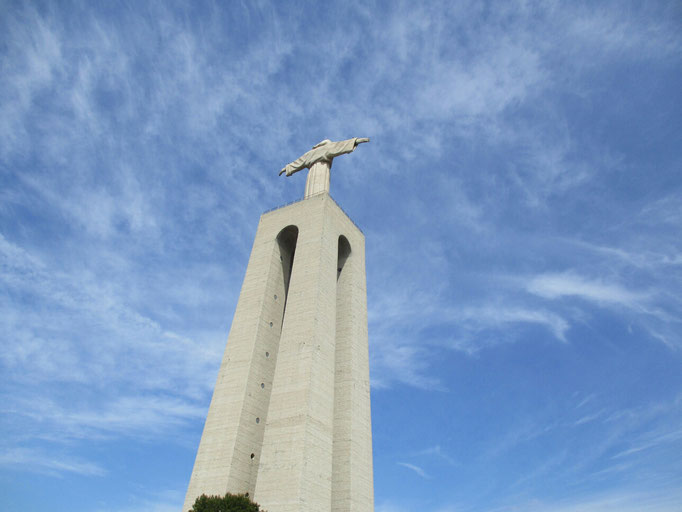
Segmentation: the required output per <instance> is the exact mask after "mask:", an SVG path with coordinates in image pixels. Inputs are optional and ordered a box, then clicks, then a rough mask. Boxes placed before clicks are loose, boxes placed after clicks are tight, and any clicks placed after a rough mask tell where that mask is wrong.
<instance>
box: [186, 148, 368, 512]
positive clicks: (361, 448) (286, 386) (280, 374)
mask: <svg viewBox="0 0 682 512" xmlns="http://www.w3.org/2000/svg"><path fill="white" fill-rule="evenodd" d="M350 141H359V143H361V142H365V141H366V140H365V139H350ZM348 142H349V141H342V142H338V143H332V142H331V141H323V143H320V144H324V143H329V144H331V145H339V144H344V143H348ZM320 144H318V145H317V146H316V148H318V147H319V146H320ZM356 146H357V142H356V143H354V145H353V146H352V149H350V151H352V150H353V149H355V147H356ZM332 149H333V148H332ZM336 149H338V146H337V148H336ZM313 151H315V148H313ZM350 151H343V152H346V153H348V152H350ZM343 152H341V153H338V152H337V153H336V154H334V153H332V154H331V156H329V154H327V156H326V158H324V157H323V158H322V159H318V160H315V158H317V157H315V158H313V159H312V160H314V161H311V159H309V161H307V162H303V163H304V164H305V165H303V167H301V168H310V173H309V177H308V184H307V185H306V197H305V199H303V200H302V201H299V202H297V203H293V204H290V205H288V206H285V207H282V208H279V209H277V210H274V211H270V212H266V213H264V214H263V215H262V216H261V219H260V223H259V225H258V231H257V232H256V238H255V240H254V243H253V249H252V251H251V257H250V259H249V264H248V267H247V269H246V276H245V277H244V283H243V284H242V289H241V293H240V295H239V301H238V303H237V309H236V312H235V315H234V319H233V321H232V328H231V330H230V335H229V338H228V342H227V347H226V349H225V354H224V356H223V360H222V364H221V366H220V371H219V373H218V379H217V382H216V386H215V390H214V392H213V398H212V400H211V405H210V408H209V411H208V416H207V418H206V423H205V425H204V431H203V434H202V436H201V442H200V444H199V449H198V452H197V456H196V461H195V463H194V469H193V471H192V476H191V479H190V483H189V488H188V490H187V495H186V497H185V504H184V506H183V512H187V511H188V510H190V509H191V508H192V505H193V503H194V500H195V499H196V498H197V496H199V495H201V494H203V493H205V494H209V495H211V494H219V495H222V494H225V493H226V492H232V493H248V495H249V496H250V497H252V498H253V499H254V500H255V501H257V502H258V503H259V504H260V505H261V506H262V507H263V508H264V509H265V510H267V511H268V512H308V511H309V512H324V511H332V512H351V511H352V512H370V511H372V510H373V509H374V491H373V476H372V433H371V418H370V390H369V362H368V346H367V293H366V279H365V238H364V235H363V234H362V232H361V231H360V230H359V229H358V228H357V226H355V224H354V223H353V222H352V221H351V220H350V219H349V218H348V216H347V215H346V214H345V213H344V212H343V210H341V208H340V207H339V206H338V205H337V204H336V202H335V201H334V200H333V199H332V198H331V197H330V196H329V193H328V190H329V169H330V167H331V161H332V158H333V157H334V156H337V155H338V154H343ZM309 153H312V152H308V153H306V155H309ZM306 155H304V157H305V156H306ZM301 158H303V157H301ZM299 160H301V159H298V160H296V161H295V162H293V163H292V164H294V163H296V162H299ZM299 163H300V162H299ZM292 164H289V166H291V165H292ZM289 166H287V167H289ZM316 167H317V169H316ZM320 167H322V168H321V169H320ZM286 170H287V168H285V169H283V172H284V171H286ZM297 170H298V169H297ZM314 170H316V171H317V174H314V173H313V171H314ZM293 172H296V171H292V172H287V175H290V174H293ZM325 172H326V176H325ZM320 176H321V177H322V179H319V178H320ZM311 181H312V182H313V184H312V185H311ZM315 183H317V184H318V185H315ZM320 183H322V186H321V188H320V186H319V184H320Z"/></svg>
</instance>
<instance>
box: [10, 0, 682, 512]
mask: <svg viewBox="0 0 682 512" xmlns="http://www.w3.org/2000/svg"><path fill="white" fill-rule="evenodd" d="M0 10H1V13H2V15H1V16H0V70H1V72H0V264H1V268H2V272H1V273H0V343H1V345H0V372H1V374H2V379H0V404H1V405H0V410H1V411H2V414H1V418H2V420H0V421H1V423H0V434H1V435H0V508H2V509H3V510H5V511H8V512H13V511H22V512H23V511H26V510H42V509H47V508H49V509H50V510H54V511H66V510H68V511H70V512H74V511H75V512H78V511H88V512H89V511H95V512H114V511H115V512H137V511H140V512H141V511H152V512H166V511H178V510H179V509H180V506H181V504H182V500H183V497H184V492H185V489H186V485H187V482H188V479H189V475H190V471H191V468H192V464H193V460H194V455H195V451H196V448H197V445H198V442H199V437H200V434H201V429H202V427H203V421H204V417H205V414H206V411H207V408H208V403H209V400H210V395H211V392H212V387H213V384H214V380H215V377H216V374H217V370H218V366H219V362H220V358H221V355H222V352H223V349H224V346H225V341H226V338H227V333H228V331H229V327H230V322H231V318H232V314H233V312H234V308H235V305H236V300H237V297H238V293H239V288H240V286H241V280H242V278H243V275H244V271H245V269H246V264H247V261H248V256H249V251H250V248H251V243H252V241H253V236H254V233H255V230H256V226H257V223H258V218H259V216H260V214H261V213H262V212H263V211H265V210H266V209H269V208H272V207H275V206H278V205H280V204H283V203H286V202H289V201H293V200H296V199H298V198H300V197H301V195H302V193H303V188H304V183H305V177H304V176H303V175H302V174H298V175H295V176H294V177H292V178H288V179H285V178H283V177H278V176H277V173H278V171H279V170H280V169H281V168H282V167H283V165H284V164H286V163H287V162H289V161H291V160H293V159H294V158H296V157H297V156H299V155H300V154H302V153H303V152H305V151H306V150H308V149H309V148H310V147H311V146H312V145H313V144H315V143H316V142H318V141H319V140H321V139H324V138H331V139H334V140H339V139H345V138H349V137H356V136H358V137H371V139H372V141H371V143H370V144H365V145H363V146H361V147H360V148H358V150H357V151H356V152H355V153H353V154H352V155H347V156H344V157H341V158H339V159H338V160H337V161H336V162H335V163H334V168H333V170H332V195H333V197H334V198H335V199H336V200H337V202H338V203H339V204H341V206H343V208H344V209H345V210H346V211H347V212H348V213H349V215H350V216H351V217H352V218H353V220H354V221H355V222H356V223H357V224H358V225H359V226H360V227H361V228H362V229H363V230H364V232H365V235H366V238H367V280H368V304H369V332H370V358H371V378H372V408H373V409H372V417H373V436H374V474H375V495H376V510H377V512H406V511H415V510H420V511H428V512H477V511H494V512H514V511H530V512H534V511H543V512H545V511H547V512H604V511H624V512H634V511H644V512H672V511H679V510H680V503H682V457H681V456H680V455H681V454H682V242H681V240H682V173H681V170H682V152H681V150H680V148H681V147H682V94H681V93H680V91H682V7H681V6H680V3H679V2H674V1H673V2H667V3H666V2H653V1H652V2H643V3H640V2H636V3H629V2H625V1H623V2H603V3H593V2H588V3H583V2H565V3H558V2H533V1H523V2H496V3H487V2H443V3H439V2H424V3H418V2H412V3H411V2H400V1H395V2H372V1H370V2H359V3H352V2H342V3H326V4H323V3H315V2H309V3H304V2H290V3H285V2H281V3H269V2H241V3H238V2H191V3H190V2H187V3H180V2H73V3H71V2H54V3H51V2H8V1H2V2H0Z"/></svg>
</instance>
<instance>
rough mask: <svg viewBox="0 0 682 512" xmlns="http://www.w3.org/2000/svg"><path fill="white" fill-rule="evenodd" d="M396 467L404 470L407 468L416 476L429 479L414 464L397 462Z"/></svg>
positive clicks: (424, 472)
mask: <svg viewBox="0 0 682 512" xmlns="http://www.w3.org/2000/svg"><path fill="white" fill-rule="evenodd" d="M397 464H398V466H402V467H404V468H407V469H409V470H411V471H414V472H415V473H416V474H417V475H419V476H420V477H422V478H424V479H428V478H430V477H429V475H428V474H426V471H424V470H423V469H422V468H420V467H419V466H415V465H414V464H410V463H408V462H397Z"/></svg>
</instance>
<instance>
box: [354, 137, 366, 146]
mask: <svg viewBox="0 0 682 512" xmlns="http://www.w3.org/2000/svg"><path fill="white" fill-rule="evenodd" d="M363 142H369V137H357V138H356V139H355V145H358V144H362V143H363Z"/></svg>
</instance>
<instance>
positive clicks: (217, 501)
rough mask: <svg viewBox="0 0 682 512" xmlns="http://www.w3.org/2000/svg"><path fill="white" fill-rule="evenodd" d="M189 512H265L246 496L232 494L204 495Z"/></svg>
mask: <svg viewBox="0 0 682 512" xmlns="http://www.w3.org/2000/svg"><path fill="white" fill-rule="evenodd" d="M189 512H265V511H261V510H260V506H259V505H258V503H254V502H253V501H251V500H250V499H249V498H248V496H245V495H244V494H230V493H229V492H228V493H227V494H226V495H225V496H206V495H205V494H202V495H201V496H199V497H198V498H197V499H196V501H195V502H194V506H193V507H192V510H190V511H189Z"/></svg>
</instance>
